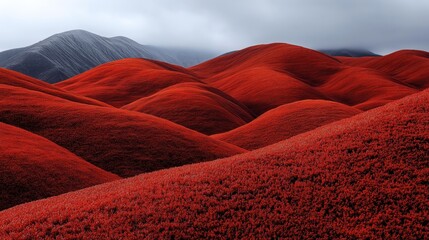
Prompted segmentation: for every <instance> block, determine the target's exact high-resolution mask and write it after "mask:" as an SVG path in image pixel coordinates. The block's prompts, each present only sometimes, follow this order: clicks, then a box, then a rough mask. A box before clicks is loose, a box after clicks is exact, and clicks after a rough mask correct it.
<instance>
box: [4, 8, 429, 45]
mask: <svg viewBox="0 0 429 240" xmlns="http://www.w3.org/2000/svg"><path fill="white" fill-rule="evenodd" d="M0 22H1V23H2V26H1V28H0V36H1V37H0V51H2V50H6V49H10V48H16V47H23V46H27V45H30V44H32V43H35V42H37V41H40V40H42V39H44V38H46V37H48V36H50V35H52V34H55V33H59V32H64V31H68V30H72V29H84V30H88V31H90V32H93V33H96V34H99V35H103V36H108V37H112V36H118V35H121V36H126V37H129V38H132V39H134V40H136V41H137V42H140V43H142V44H151V45H158V46H175V47H186V48H198V49H207V50H212V51H216V52H219V53H221V52H227V51H231V50H235V49H240V48H243V47H246V46H249V45H255V44H259V43H268V42H288V43H293V44H297V45H302V46H306V47H310V48H315V49H320V48H343V47H352V48H367V49H369V50H372V51H375V52H377V53H388V52H391V51H394V50H397V49H404V48H414V49H424V50H429V0H13V1H11V0H0Z"/></svg>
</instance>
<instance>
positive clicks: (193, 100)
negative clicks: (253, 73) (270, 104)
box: [122, 83, 253, 135]
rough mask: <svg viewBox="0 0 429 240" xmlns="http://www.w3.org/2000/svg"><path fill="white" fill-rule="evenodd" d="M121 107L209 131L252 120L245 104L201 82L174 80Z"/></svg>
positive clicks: (212, 132)
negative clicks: (151, 93)
mask: <svg viewBox="0 0 429 240" xmlns="http://www.w3.org/2000/svg"><path fill="white" fill-rule="evenodd" d="M122 108H123V109H128V110H133V111H138V112H143V113H147V114H151V115H154V116H157V117H160V118H164V119H167V120H170V121H172V122H175V123H177V124H180V125H182V126H185V127H187V128H190V129H193V130H195V131H198V132H201V133H204V134H209V135H211V134H215V133H221V132H226V131H229V130H231V129H234V128H237V127H239V126H242V125H244V124H246V123H248V122H250V121H251V120H253V116H252V115H251V114H250V113H249V111H248V110H247V108H246V107H245V106H244V105H242V104H241V103H239V102H238V101H236V100H235V99H233V98H232V97H230V96H228V95H226V94H224V93H223V92H221V91H219V90H217V89H216V88H213V87H210V86H208V85H206V84H202V83H181V84H176V85H174V86H172V87H169V88H166V89H163V90H161V91H159V92H157V93H155V94H153V95H151V96H149V97H145V98H141V99H139V100H137V101H135V102H132V103H130V104H128V105H125V106H124V107H122Z"/></svg>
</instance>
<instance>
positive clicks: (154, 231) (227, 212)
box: [0, 91, 429, 239]
mask: <svg viewBox="0 0 429 240" xmlns="http://www.w3.org/2000/svg"><path fill="white" fill-rule="evenodd" d="M428 101H429V91H425V92H423V93H419V94H415V95H412V96H410V97H407V98H405V99H402V100H400V101H397V102H395V103H391V104H388V105H386V106H384V107H380V108H377V109H374V110H371V111H368V112H365V113H362V114H358V115H356V116H354V117H352V118H349V119H345V120H341V121H339V122H336V123H332V124H328V125H326V126H324V127H321V128H318V129H315V130H313V131H310V132H308V133H304V134H300V135H298V136H296V137H293V138H290V139H288V140H286V141H283V142H280V143H278V144H275V145H272V146H269V147H265V148H262V149H260V150H256V151H253V152H250V153H247V154H242V155H238V156H235V157H231V158H227V159H224V160H218V161H212V162H208V163H202V164H194V165H188V166H184V167H180V168H175V169H169V170H164V171H159V172H154V173H150V174H143V175H140V176H138V177H135V178H130V179H126V180H120V181H115V182H113V183H107V184H103V185H99V186H96V187H92V188H88V189H85V190H81V191H77V192H73V193H68V194H65V195H62V196H58V197H53V198H49V199H46V200H40V201H37V202H33V203H29V204H25V205H21V206H18V207H15V208H12V209H9V210H6V211H3V212H0V236H1V237H2V238H8V237H10V238H15V239H20V238H55V237H57V238H84V237H85V238H95V239H105V238H116V239H137V238H152V239H169V238H177V239H179V238H229V239H231V238H257V239H277V238H300V239H314V238H322V239H328V238H337V239H340V238H343V239H400V238H406V239H425V238H428V237H429V226H428V225H427V217H428V214H429V210H428V209H429V202H428V201H427V199H428V192H429V185H428V184H427V183H428V179H429V171H428V167H429V155H428V152H429V105H428V104H427V103H428Z"/></svg>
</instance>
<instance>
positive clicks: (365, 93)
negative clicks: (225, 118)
mask: <svg viewBox="0 0 429 240" xmlns="http://www.w3.org/2000/svg"><path fill="white" fill-rule="evenodd" d="M413 63H417V64H416V66H411V65H412V64H413ZM426 64H428V61H427V58H426V53H425V52H418V54H417V53H416V52H408V51H405V52H401V51H400V52H397V53H394V54H392V55H391V56H390V55H389V56H386V57H370V58H353V59H352V58H338V59H335V58H332V57H329V56H327V55H324V54H322V53H319V52H316V51H313V50H310V49H306V48H302V47H298V46H294V45H289V44H267V45H258V46H253V47H249V48H246V49H243V50H240V51H237V52H234V53H230V54H227V55H224V56H220V57H218V58H215V59H212V60H210V61H207V62H205V63H202V64H200V65H197V66H195V67H192V68H190V69H191V70H192V71H194V72H195V73H196V74H197V75H199V76H200V77H201V78H202V79H203V81H205V82H207V83H209V84H210V85H212V86H213V87H216V88H218V89H220V90H222V91H223V92H225V93H227V94H229V95H230V96H232V97H234V98H235V99H237V100H238V101H240V102H241V103H243V104H244V105H246V106H247V107H248V108H249V109H251V110H252V111H253V112H254V113H255V114H257V115H260V114H262V113H264V112H266V111H268V110H270V109H273V108H276V107H278V106H281V105H283V104H287V103H291V102H295V101H300V100H306V99H325V100H332V101H336V102H339V103H343V104H346V105H349V106H356V107H357V108H359V109H362V110H368V109H371V108H374V107H378V106H381V105H384V104H386V103H388V102H390V101H393V100H396V99H399V98H402V97H404V96H407V95H410V94H413V93H416V92H417V91H418V90H421V89H423V88H425V87H427V86H429V85H428V84H429V80H428V79H429V77H428V76H429V75H428V74H429V72H428V71H426V69H428V68H427V67H426ZM407 66H410V67H409V68H408V67H407ZM409 69H411V70H409ZM426 73H428V74H426ZM427 75H428V76H427Z"/></svg>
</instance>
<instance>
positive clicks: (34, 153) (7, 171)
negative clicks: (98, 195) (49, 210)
mask: <svg viewBox="0 0 429 240" xmlns="http://www.w3.org/2000/svg"><path fill="white" fill-rule="evenodd" d="M0 143H1V144H0V185H1V187H0V210H3V209H5V208H9V207H12V206H14V205H17V204H21V203H24V202H29V201H33V200H37V199H41V198H47V197H50V196H55V195H59V194H62V193H66V192H70V191H74V190H77V189H81V188H86V187H89V186H93V185H96V184H100V183H105V182H109V181H112V180H117V179H119V177H118V176H116V175H114V174H111V173H108V172H106V171H104V170H102V169H100V168H97V167H95V166H94V165H91V164H89V163H88V162H86V161H84V160H82V159H81V158H79V157H77V156H76V155H74V154H72V153H71V152H69V151H67V150H66V149H64V148H62V147H60V146H58V145H56V144H54V143H53V142H51V141H49V140H47V139H45V138H42V137H40V136H38V135H35V134H33V133H30V132H27V131H25V130H22V129H20V128H16V127H13V126H10V125H7V124H4V123H1V122H0Z"/></svg>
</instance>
